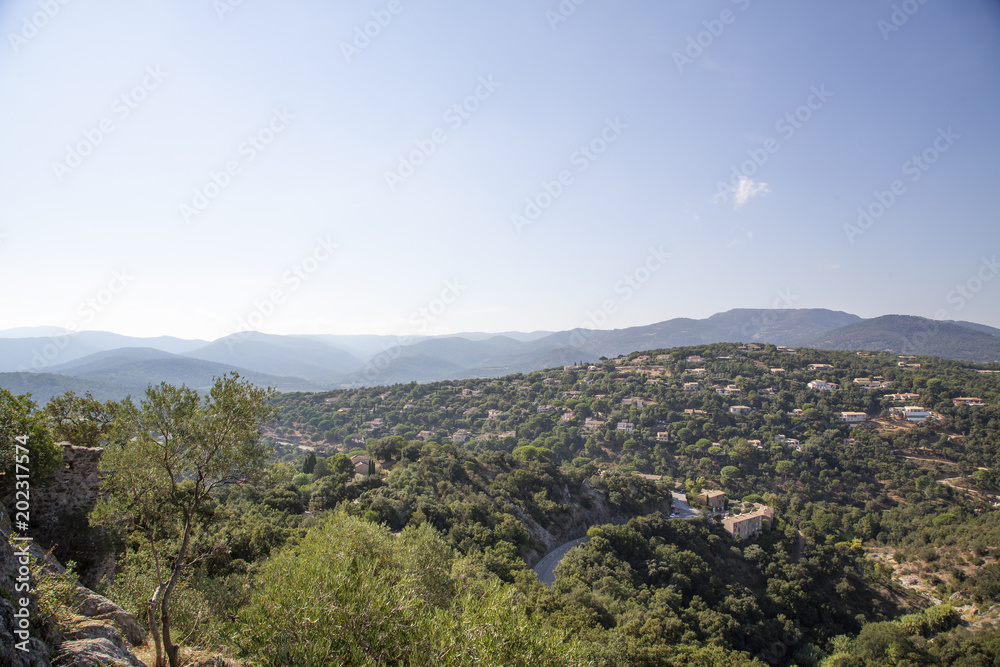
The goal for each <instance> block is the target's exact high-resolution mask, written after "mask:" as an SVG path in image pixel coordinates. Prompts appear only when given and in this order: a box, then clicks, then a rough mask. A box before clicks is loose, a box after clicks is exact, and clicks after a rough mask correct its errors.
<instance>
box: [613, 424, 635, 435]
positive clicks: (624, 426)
mask: <svg viewBox="0 0 1000 667" xmlns="http://www.w3.org/2000/svg"><path fill="white" fill-rule="evenodd" d="M616 430H618V431H625V432H626V433H631V432H632V431H634V430H635V424H633V423H632V422H618V427H617V429H616Z"/></svg>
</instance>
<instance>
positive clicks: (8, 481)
mask: <svg viewBox="0 0 1000 667" xmlns="http://www.w3.org/2000/svg"><path fill="white" fill-rule="evenodd" d="M25 450H27V456H25ZM15 454H16V457H15ZM61 458H62V454H61V451H60V450H59V448H58V447H56V446H55V445H54V444H53V443H52V434H51V433H50V432H49V430H48V428H46V426H45V416H44V415H43V414H42V413H40V412H39V411H38V410H37V409H36V405H35V402H34V401H32V400H31V395H30V394H22V395H21V396H14V395H13V394H11V393H10V392H9V391H7V390H5V389H0V498H2V497H3V496H5V495H7V494H8V493H10V492H11V491H13V490H14V489H15V487H16V486H17V482H18V481H25V480H18V479H17V475H18V474H22V475H23V474H29V475H30V478H28V479H27V480H26V481H28V482H30V483H32V484H35V483H38V482H40V481H42V480H44V479H45V478H47V477H48V476H49V475H50V474H51V473H52V471H53V470H54V469H55V468H56V466H57V465H59V462H60V461H61ZM18 463H19V464H20V465H21V466H22V467H21V468H18V467H17V465H18ZM20 486H22V487H23V486H25V484H21V485H20Z"/></svg>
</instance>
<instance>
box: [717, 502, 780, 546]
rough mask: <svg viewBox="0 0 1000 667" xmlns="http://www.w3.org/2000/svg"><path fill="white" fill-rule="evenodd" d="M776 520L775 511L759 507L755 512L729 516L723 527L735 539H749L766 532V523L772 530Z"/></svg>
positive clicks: (723, 522)
mask: <svg viewBox="0 0 1000 667" xmlns="http://www.w3.org/2000/svg"><path fill="white" fill-rule="evenodd" d="M773 519H774V510H773V509H771V508H770V507H766V506H764V505H760V506H758V507H757V508H756V509H755V510H754V511H752V512H748V513H747V514H739V515H737V516H728V517H726V518H725V519H723V520H722V525H723V527H724V528H725V529H726V532H728V533H729V534H730V535H732V536H733V537H739V538H740V539H744V540H746V539H749V538H751V537H753V536H755V535H759V534H760V533H762V532H764V526H765V522H766V524H767V527H768V528H770V526H771V522H772V521H773Z"/></svg>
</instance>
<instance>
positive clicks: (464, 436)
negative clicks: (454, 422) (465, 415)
mask: <svg viewBox="0 0 1000 667" xmlns="http://www.w3.org/2000/svg"><path fill="white" fill-rule="evenodd" d="M468 439H469V432H468V431H467V430H465V429H464V428H460V429H458V430H457V431H455V432H454V433H452V434H451V440H452V442H465V441H466V440H468Z"/></svg>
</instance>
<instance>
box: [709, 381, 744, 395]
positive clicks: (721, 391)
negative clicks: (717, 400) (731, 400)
mask: <svg viewBox="0 0 1000 667" xmlns="http://www.w3.org/2000/svg"><path fill="white" fill-rule="evenodd" d="M742 392H743V390H742V389H740V388H739V387H737V386H736V385H735V384H727V385H726V386H725V387H716V388H715V393H716V394H718V395H719V396H731V395H732V394H740V393H742Z"/></svg>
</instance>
